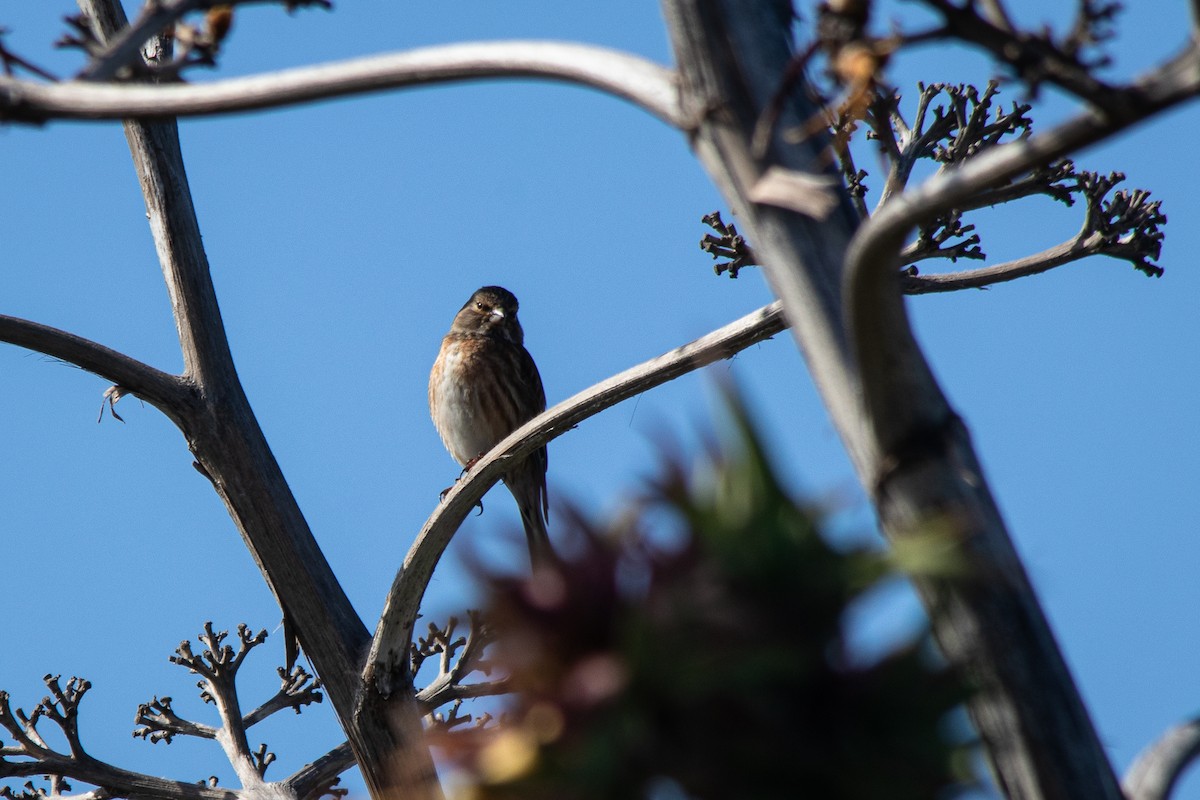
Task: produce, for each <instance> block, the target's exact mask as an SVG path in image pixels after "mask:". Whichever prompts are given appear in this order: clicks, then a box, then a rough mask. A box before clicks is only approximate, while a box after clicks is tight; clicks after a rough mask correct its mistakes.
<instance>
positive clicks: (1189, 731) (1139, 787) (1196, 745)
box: [1121, 718, 1200, 800]
mask: <svg viewBox="0 0 1200 800" xmlns="http://www.w3.org/2000/svg"><path fill="white" fill-rule="evenodd" d="M1197 758H1200V718H1197V719H1192V720H1189V721H1188V722H1185V723H1182V724H1180V725H1176V726H1175V727H1173V728H1171V729H1170V730H1169V731H1167V732H1166V733H1164V734H1163V735H1162V737H1160V738H1159V739H1158V741H1156V742H1154V743H1153V744H1151V745H1150V746H1149V747H1147V748H1146V749H1145V750H1143V751H1142V752H1141V753H1139V754H1138V757H1137V759H1136V760H1135V761H1134V762H1133V766H1131V767H1130V768H1129V772H1128V773H1127V774H1126V775H1125V780H1124V781H1123V782H1122V784H1121V786H1122V788H1123V789H1124V790H1125V796H1126V797H1127V798H1128V800H1167V798H1168V797H1170V796H1171V792H1172V791H1173V790H1174V788H1175V784H1176V783H1178V781H1179V778H1180V777H1181V776H1182V775H1183V772H1184V770H1186V769H1187V768H1188V767H1189V766H1191V765H1192V764H1193V763H1194V762H1195V761H1196V759H1197Z"/></svg>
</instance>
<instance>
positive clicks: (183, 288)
mask: <svg viewBox="0 0 1200 800" xmlns="http://www.w3.org/2000/svg"><path fill="white" fill-rule="evenodd" d="M80 7H81V8H82V9H83V11H84V13H85V15H86V16H87V17H88V18H89V19H91V20H93V27H94V31H95V33H96V35H97V38H98V39H99V40H100V41H102V42H103V41H108V40H110V39H111V37H112V36H113V35H114V34H115V33H116V32H117V31H119V30H120V29H122V28H123V27H124V26H125V24H126V21H125V17H124V13H123V11H122V10H121V8H120V6H119V4H117V3H116V2H114V0H80ZM125 133H126V138H127V139H128V140H129V147H130V152H131V154H132V156H133V160H134V165H135V167H136V170H137V174H138V178H139V181H140V182H141V187H142V193H143V195H144V197H145V200H146V210H147V216H148V218H149V221H150V228H151V231H152V233H153V234H154V241H155V246H156V248H157V251H158V256H159V261H160V263H161V266H162V269H163V274H164V278H165V280H166V284H167V288H168V291H169V294H170V297H171V305H172V310H173V312H174V315H175V321H176V327H177V329H178V331H179V339H180V347H181V350H182V352H183V360H184V377H185V379H186V380H188V381H189V382H191V383H192V384H193V385H194V386H195V387H196V392H197V395H198V397H199V398H200V399H201V401H202V402H201V404H200V406H199V407H198V408H197V409H196V410H194V412H193V413H190V414H188V415H187V416H185V417H184V418H183V419H181V420H179V421H178V423H179V426H180V428H181V430H182V431H183V433H184V436H185V437H186V439H187V442H188V446H189V448H190V449H191V450H192V452H193V453H194V454H195V456H196V461H197V463H198V464H199V465H200V468H201V469H202V470H203V471H204V472H205V473H206V474H207V475H208V476H209V477H210V478H211V479H212V482H213V486H214V488H215V489H216V491H217V493H218V494H219V495H220V496H221V499H222V500H224V502H225V505H226V507H227V508H228V510H229V513H230V516H231V517H232V518H233V520H234V522H235V523H236V524H237V527H238V530H239V531H240V532H241V534H242V537H243V539H244V540H245V542H246V545H247V547H248V548H249V549H250V552H251V553H252V554H253V556H254V558H255V560H256V562H257V563H258V565H259V567H260V569H261V570H262V572H263V576H264V578H265V579H266V581H267V584H268V585H269V586H270V587H271V589H272V591H273V592H274V594H275V596H276V597H277V598H278V599H279V602H280V605H281V607H282V608H283V612H284V616H285V619H288V620H290V622H291V623H292V624H293V625H294V626H295V629H296V633H297V634H298V636H299V638H300V642H301V643H302V645H303V646H304V649H305V651H306V652H307V653H308V655H309V657H310V659H311V660H312V663H313V665H314V667H315V668H316V670H317V672H318V673H319V674H320V676H321V677H322V680H323V682H324V685H325V687H326V689H327V691H328V693H329V697H330V701H331V703H332V705H333V706H334V708H335V710H336V711H337V715H338V719H339V721H340V722H341V723H342V725H343V727H344V728H345V729H346V734H347V737H348V739H349V740H350V742H351V744H352V746H353V747H354V749H355V752H356V754H357V756H358V760H359V763H360V764H361V765H362V769H363V776H364V778H365V780H366V782H367V785H368V787H370V789H371V791H372V793H373V794H374V795H375V796H377V797H382V796H384V795H385V794H386V793H388V792H407V793H409V796H411V797H413V798H439V797H440V796H441V791H440V787H439V786H438V783H437V778H436V775H435V773H434V769H433V763H432V760H431V759H430V756H429V752H428V749H427V748H426V746H425V745H424V743H423V742H422V741H421V731H420V714H421V711H420V708H419V707H418V706H417V704H416V701H415V699H413V698H412V697H411V692H410V693H409V696H408V697H407V698H405V697H404V696H400V697H398V698H397V700H396V702H394V703H392V704H391V705H390V706H389V707H388V708H386V709H385V708H382V707H372V708H370V709H367V710H366V711H364V710H363V709H362V708H361V707H360V704H359V689H360V683H359V680H358V674H359V671H360V669H359V665H360V663H361V659H362V657H363V655H364V653H365V650H366V645H367V643H368V641H369V637H368V634H367V631H366V629H365V627H364V626H363V623H362V621H361V620H360V619H359V618H358V615H357V613H356V612H355V611H354V608H353V606H351V605H350V601H349V599H348V598H347V597H346V594H345V592H344V591H343V589H342V587H341V586H340V585H339V583H338V582H337V579H336V578H335V577H334V575H333V572H332V570H331V569H330V567H329V564H328V562H327V561H326V560H325V557H324V555H323V554H322V553H321V550H320V548H319V547H318V545H317V543H316V540H315V539H314V538H313V535H312V532H311V531H310V530H309V528H308V524H307V522H306V521H305V519H304V516H303V514H302V513H301V512H300V508H299V506H298V505H297V503H296V500H295V497H294V496H293V495H292V493H291V489H290V488H289V486H288V484H287V481H286V480H285V479H284V477H283V473H282V471H281V470H280V468H279V465H278V463H277V462H276V461H275V457H274V455H273V454H272V452H271V449H270V447H269V446H268V444H267V442H266V438H265V437H264V436H263V433H262V430H261V428H260V427H259V425H258V421H257V419H256V418H255V416H254V413H253V411H252V410H251V408H250V403H249V401H248V400H247V398H246V396H245V393H244V391H243V389H242V385H241V383H240V381H239V379H238V376H237V371H236V369H235V367H234V364H233V358H232V355H231V353H230V349H229V342H228V339H227V338H226V335H225V329H224V325H223V323H222V319H221V312H220V308H219V306H218V304H217V299H216V292H215V289H214V287H213V284H212V277H211V274H210V271H209V267H208V259H207V256H206V255H205V252H204V248H203V243H202V240H201V237H200V226H199V222H198V221H197V218H196V213H195V209H194V207H193V205H192V199H191V194H190V190H189V188H188V181H187V174H186V171H185V170H184V165H183V156H182V152H181V150H180V145H179V135H178V129H177V126H176V124H175V122H174V121H173V120H165V121H157V122H137V121H127V122H126V123H125Z"/></svg>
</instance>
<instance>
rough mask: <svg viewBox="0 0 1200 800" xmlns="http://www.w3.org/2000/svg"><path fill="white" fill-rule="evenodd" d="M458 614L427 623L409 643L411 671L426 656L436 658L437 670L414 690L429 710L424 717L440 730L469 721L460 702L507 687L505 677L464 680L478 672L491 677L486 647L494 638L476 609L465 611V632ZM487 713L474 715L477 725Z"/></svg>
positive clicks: (421, 664) (485, 720)
mask: <svg viewBox="0 0 1200 800" xmlns="http://www.w3.org/2000/svg"><path fill="white" fill-rule="evenodd" d="M458 629H459V619H458V617H450V619H449V620H447V622H446V625H445V626H444V627H438V626H437V625H436V624H434V623H432V622H431V623H429V628H428V632H427V633H426V635H425V636H418V637H417V640H416V641H415V642H413V643H412V645H411V646H410V659H411V663H412V672H413V674H414V675H416V674H417V673H418V672H419V671H420V669H421V667H422V666H424V665H425V663H426V662H427V661H428V660H429V659H434V658H436V660H437V674H436V675H435V676H434V678H433V679H432V680H431V681H430V682H429V683H428V684H427V685H426V686H425V688H423V689H421V690H420V691H419V692H417V702H419V703H420V704H421V706H422V707H423V708H425V709H426V711H427V712H428V716H427V717H426V721H427V722H428V723H429V724H430V725H431V726H433V727H435V728H438V729H441V730H449V729H450V728H453V727H457V726H459V725H462V724H465V723H467V722H470V721H471V720H472V719H473V718H472V716H471V715H470V714H463V713H460V710H461V708H462V702H463V701H464V700H467V699H470V698H474V697H487V696H492V695H499V694H504V693H505V692H507V691H509V688H510V687H509V682H508V681H507V680H506V679H504V678H500V679H496V680H490V681H479V682H475V683H464V681H465V680H466V679H467V678H468V677H469V676H471V675H472V674H474V673H476V672H478V673H480V674H482V675H484V676H488V677H490V676H491V674H492V668H493V667H492V663H491V661H490V660H489V659H488V658H487V655H486V653H485V650H486V649H487V647H488V645H490V644H491V643H492V641H493V639H494V633H493V631H492V629H491V627H490V626H489V625H488V624H487V622H486V621H485V620H484V619H483V617H482V615H481V614H480V613H479V612H478V611H468V612H467V632H466V634H465V635H462V634H459V633H458ZM447 703H452V706H451V708H450V710H449V711H447V712H445V713H438V712H437V709H438V708H440V707H442V706H444V705H446V704H447ZM491 719H492V717H491V715H490V714H486V713H485V714H482V715H480V716H479V717H477V718H475V720H476V725H477V726H478V725H483V724H487V722H488V721H490V720H491ZM481 720H482V721H481Z"/></svg>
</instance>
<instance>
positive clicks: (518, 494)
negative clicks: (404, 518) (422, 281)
mask: <svg viewBox="0 0 1200 800" xmlns="http://www.w3.org/2000/svg"><path fill="white" fill-rule="evenodd" d="M545 409H546V392H545V390H544V389H543V388H542V378H541V376H540V375H539V374H538V370H537V365H536V364H534V363H533V358H532V357H531V356H530V355H529V352H528V351H527V350H526V349H525V333H524V331H522V330H521V323H520V322H519V321H518V320H517V298H516V297H514V296H513V294H512V292H510V291H508V290H507V289H503V288H501V287H499V286H484V287H483V288H482V289H479V290H478V291H477V292H475V294H473V295H471V299H470V300H468V301H467V302H466V304H465V305H464V306H463V307H462V308H461V309H459V312H458V314H457V315H456V316H455V317H454V323H453V324H452V325H451V326H450V332H449V333H447V334H446V336H445V338H443V339H442V347H441V349H440V350H439V351H438V356H437V360H436V361H434V362H433V370H432V371H431V372H430V373H429V413H430V415H431V416H432V417H433V424H434V426H435V427H436V428H437V431H438V434H439V435H440V436H441V437H442V443H443V444H445V445H446V449H447V450H449V451H450V455H452V456H454V459H455V460H456V461H458V463H459V464H462V465H463V466H464V467H466V466H469V465H471V464H473V463H474V462H475V461H476V460H477V459H478V458H479V457H480V456H481V455H483V454H485V453H487V451H489V450H491V449H492V447H493V446H495V445H496V443H497V442H499V441H500V440H501V439H503V438H504V437H505V436H508V434H510V433H512V432H513V431H514V430H516V429H517V428H518V427H519V426H520V425H522V424H524V423H525V422H527V421H528V420H530V419H532V418H533V417H534V416H536V415H537V414H540V413H541V412H542V411H544V410H545ZM546 465H547V457H546V448H544V447H543V448H541V449H539V450H537V451H535V452H534V453H531V454H530V455H529V457H527V458H526V459H525V460H524V461H523V462H522V463H520V464H518V465H516V466H515V467H514V468H513V469H511V470H510V471H509V472H508V474H507V475H505V476H504V484H505V485H506V486H507V487H508V490H509V491H510V492H512V496H513V497H514V498H515V499H516V501H517V508H519V509H520V511H521V522H522V524H524V526H525V536H526V537H527V538H528V540H529V555H530V558H531V559H532V561H533V564H534V566H537V565H538V564H539V563H540V562H541V561H542V560H543V559H545V558H548V557H550V556H551V555H552V554H553V551H552V550H551V548H550V538H549V536H548V535H547V533H546V520H547V518H548V516H549V510H550V505H549V498H548V496H547V494H546Z"/></svg>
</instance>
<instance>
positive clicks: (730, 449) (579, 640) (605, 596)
mask: <svg viewBox="0 0 1200 800" xmlns="http://www.w3.org/2000/svg"><path fill="white" fill-rule="evenodd" d="M729 408H730V414H729V417H730V419H731V420H732V423H733V424H732V425H730V426H729V427H730V429H731V431H732V434H731V436H729V437H728V441H727V442H726V444H725V445H724V446H721V447H714V448H712V449H711V451H710V453H711V455H710V457H709V463H707V464H705V465H703V467H702V468H700V469H697V470H695V471H694V472H689V470H687V469H685V468H684V466H683V465H681V464H679V463H678V462H672V463H668V464H667V466H666V467H665V469H664V470H663V474H662V476H661V478H659V479H658V480H656V481H655V482H653V484H652V490H651V492H650V493H649V497H648V499H647V501H646V502H645V503H644V504H641V505H639V506H638V507H637V508H636V509H635V511H634V512H632V513H630V514H627V515H625V516H623V517H622V518H620V519H618V520H617V521H615V522H613V523H610V524H608V525H598V524H596V523H593V522H590V521H588V520H585V519H583V518H581V517H579V516H576V517H575V518H574V519H572V520H571V524H570V527H571V528H572V529H573V531H574V538H575V539H576V540H577V541H578V547H577V548H576V553H575V555H573V556H572V557H570V558H568V559H566V560H564V561H562V562H561V563H560V564H558V566H557V568H554V569H545V570H542V571H540V572H538V573H537V574H536V575H535V576H534V577H532V578H512V577H499V576H491V577H490V578H489V579H488V583H489V587H490V608H489V609H488V611H487V612H486V615H485V616H486V618H487V619H488V621H489V626H490V628H491V630H492V632H493V634H494V635H495V637H496V638H495V647H494V652H492V657H493V658H494V661H493V665H494V666H498V667H499V668H500V669H502V670H504V671H507V673H508V674H509V676H510V680H511V687H512V689H513V690H514V695H513V696H512V697H513V699H512V705H511V707H510V708H509V710H508V712H507V713H505V714H503V715H502V717H501V719H500V722H499V724H492V723H491V719H492V718H491V717H490V716H489V715H484V717H483V718H482V720H477V724H476V726H475V727H469V726H465V725H461V724H450V725H444V726H442V728H441V730H440V732H439V733H437V734H435V735H436V736H437V739H438V743H439V744H440V745H442V746H443V747H444V748H445V749H446V750H447V752H448V753H449V754H450V756H451V757H452V759H453V760H454V761H455V762H456V763H457V764H458V765H459V767H460V768H461V769H462V771H463V773H464V778H465V781H466V786H467V788H466V790H465V791H464V793H463V794H464V796H467V797H473V798H479V800H484V799H485V798H487V799H492V798H521V799H522V800H533V799H537V798H546V799H547V800H549V798H555V800H585V799H587V798H618V797H619V798H641V797H648V798H687V797H694V798H735V797H736V798H773V797H778V798H784V797H786V798H796V797H838V798H879V797H889V798H918V797H919V798H930V797H936V796H952V795H954V794H956V793H958V792H959V791H961V790H963V789H966V788H967V787H969V786H971V785H972V784H973V783H974V779H973V776H972V774H971V771H970V769H969V766H968V762H969V750H968V748H967V746H966V745H965V744H964V743H963V742H964V739H965V738H967V737H965V736H964V735H963V730H962V727H963V726H958V727H956V726H955V725H954V724H952V721H953V717H952V713H951V712H952V711H954V709H955V708H956V707H958V706H959V705H960V704H961V703H962V702H963V700H964V699H965V697H966V692H965V690H964V687H963V685H962V683H961V681H959V680H958V679H957V677H956V676H955V675H953V674H952V673H951V672H949V671H948V670H947V669H946V668H945V667H944V666H943V665H942V664H941V663H940V662H938V660H937V659H936V657H934V656H933V655H932V654H931V649H930V647H929V646H928V642H927V638H928V637H927V636H925V635H922V636H920V637H918V639H917V640H915V641H910V642H908V643H906V644H903V645H902V646H899V647H898V648H896V649H895V650H893V651H892V652H890V653H888V654H886V655H885V656H884V657H882V658H880V659H878V660H876V661H874V662H873V663H870V664H865V665H864V664H862V663H859V662H858V661H856V660H855V659H853V658H851V654H850V653H849V652H848V645H847V641H846V636H845V627H846V612H847V608H848V606H850V605H851V604H852V603H854V602H855V600H856V599H857V598H859V597H861V596H862V595H863V593H864V592H866V591H868V590H869V589H871V588H872V587H873V586H875V585H877V584H878V583H879V581H881V580H882V579H884V578H886V577H887V576H888V575H890V574H893V573H894V570H893V568H892V567H891V563H894V562H891V561H889V559H888V557H887V556H886V555H885V554H883V553H880V552H877V551H872V550H868V549H857V550H852V551H849V552H843V551H840V550H839V549H835V548H834V547H832V546H830V544H829V543H828V542H827V541H826V540H825V539H824V538H823V536H822V534H821V531H820V526H821V523H822V520H821V515H820V512H819V511H817V510H814V509H813V508H810V507H806V506H804V505H803V504H800V503H797V502H796V501H795V500H794V499H793V498H792V497H791V496H789V494H788V492H787V491H786V490H785V489H784V488H783V486H781V484H780V481H779V478H778V477H777V475H776V473H775V470H774V469H773V467H772V465H771V463H770V461H769V459H768V457H767V454H766V452H765V450H764V446H763V443H762V440H761V439H760V438H759V436H758V435H757V434H756V433H755V431H754V429H753V427H752V425H751V423H750V420H749V416H748V414H747V413H746V411H745V409H744V406H743V405H742V404H741V403H740V402H738V401H737V400H736V399H735V400H733V401H731V402H730V403H729ZM663 512H666V513H665V514H664V513H663ZM664 527H666V528H677V529H680V530H681V531H682V534H683V535H682V537H681V539H682V541H681V542H680V543H678V544H677V545H676V546H674V547H662V546H654V545H650V544H648V543H647V542H648V538H647V536H646V535H645V534H646V533H647V531H650V530H651V529H657V528H664ZM660 532H661V531H660ZM934 535H936V534H931V536H934ZM653 538H656V539H658V540H662V539H663V538H664V537H663V536H655V537H653ZM665 538H670V537H665ZM934 550H936V548H935V549H934ZM917 560H918V561H920V562H922V564H923V565H924V567H925V568H931V567H934V568H942V567H945V566H946V561H945V558H944V555H943V556H939V557H938V558H935V559H924V558H922V559H917ZM905 563H906V565H907V566H909V567H910V568H911V566H912V563H913V559H912V558H907V559H906V561H905ZM469 719H470V718H469V717H466V716H454V717H453V721H454V723H462V722H466V721H468V720H469ZM480 721H482V722H483V723H484V724H478V723H479V722H480Z"/></svg>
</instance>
